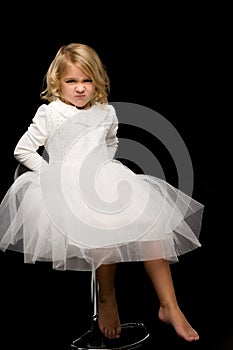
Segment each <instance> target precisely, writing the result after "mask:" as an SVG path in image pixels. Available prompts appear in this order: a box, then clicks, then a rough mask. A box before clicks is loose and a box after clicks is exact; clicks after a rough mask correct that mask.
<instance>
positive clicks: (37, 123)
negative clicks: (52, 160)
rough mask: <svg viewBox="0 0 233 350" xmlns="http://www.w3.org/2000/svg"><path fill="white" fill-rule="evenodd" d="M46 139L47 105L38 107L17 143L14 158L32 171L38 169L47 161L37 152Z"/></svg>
mask: <svg viewBox="0 0 233 350" xmlns="http://www.w3.org/2000/svg"><path fill="white" fill-rule="evenodd" d="M47 139H48V113H47V105H42V106H40V107H39V108H38V110H37V113H36V114H35V117H34V118H33V119H32V123H31V124H30V125H29V127H28V130H27V131H26V132H25V133H24V135H23V136H22V137H21V138H20V140H19V142H18V143H17V145H16V147H15V150H14V156H15V158H16V159H17V160H18V161H19V162H20V163H22V164H23V165H25V166H26V167H27V168H29V169H31V170H33V171H39V170H40V168H41V166H43V165H47V164H48V163H47V162H46V161H45V160H44V159H43V158H42V156H41V155H40V154H39V153H38V152H37V150H38V148H39V147H40V146H44V144H45V142H46V140H47Z"/></svg>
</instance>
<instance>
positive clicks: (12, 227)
mask: <svg viewBox="0 0 233 350" xmlns="http://www.w3.org/2000/svg"><path fill="white" fill-rule="evenodd" d="M117 128H118V119H117V116H116V113H115V109H114V107H113V106H112V105H110V104H108V105H104V106H101V105H93V106H92V107H91V108H90V109H88V110H78V109H77V108H76V107H74V106H70V105H67V104H65V103H63V102H61V101H60V100H56V101H53V102H51V103H50V104H48V105H46V104H42V105H41V106H40V107H39V108H38V110H37V112H36V114H35V116H34V118H33V120H32V123H31V124H30V126H29V128H28V130H27V131H26V132H25V134H24V135H23V136H22V137H21V139H20V140H19V142H18V144H17V146H16V148H15V153H14V154H15V157H16V159H17V160H18V161H19V162H20V163H22V164H23V165H25V166H26V167H27V168H29V169H30V170H31V171H27V172H25V173H23V174H22V175H20V176H19V177H17V178H16V180H15V181H14V183H13V184H12V186H11V187H10V188H9V190H8V192H7V193H6V195H5V197H4V198H3V200H2V202H1V205H0V248H1V249H2V250H3V251H5V250H6V249H12V250H16V251H20V252H22V253H23V254H24V258H25V259H24V261H25V262H26V263H34V262H36V261H51V262H52V266H53V268H54V269H62V270H66V269H69V270H93V269H96V268H97V267H99V266H100V265H101V264H108V263H114V262H129V261H144V260H151V259H159V258H165V259H167V260H169V261H170V262H176V261H177V260H178V256H179V255H181V254H184V253H186V252H188V251H191V250H193V249H195V248H197V247H200V246H201V244H200V241H199V234H200V229H201V220H202V213H203V205H202V204H200V203H199V202H197V201H195V200H194V199H192V198H191V197H189V196H188V195H186V194H185V193H183V192H181V191H180V190H178V189H176V188H174V187H173V186H171V185H170V184H168V183H167V182H166V181H164V180H162V179H159V178H157V177H153V176H147V175H140V174H135V173H134V172H133V171H131V170H130V169H129V168H128V167H126V166H125V165H123V164H122V163H121V162H120V161H118V160H116V159H114V156H115V153H116V150H117V147H118V138H117ZM40 146H44V149H45V150H46V151H47V153H48V155H49V161H47V160H46V159H45V158H44V157H43V154H42V155H40V152H38V150H39V149H40Z"/></svg>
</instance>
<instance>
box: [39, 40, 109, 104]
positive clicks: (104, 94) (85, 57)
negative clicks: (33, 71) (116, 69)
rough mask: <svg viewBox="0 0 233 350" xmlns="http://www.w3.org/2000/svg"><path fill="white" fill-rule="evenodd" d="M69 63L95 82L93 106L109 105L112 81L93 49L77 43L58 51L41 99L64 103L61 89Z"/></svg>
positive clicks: (49, 70) (46, 76)
mask: <svg viewBox="0 0 233 350" xmlns="http://www.w3.org/2000/svg"><path fill="white" fill-rule="evenodd" d="M68 63H72V64H74V65H76V66H77V67H78V68H79V69H80V70H82V71H83V72H84V73H85V74H86V75H88V76H89V77H90V79H91V80H92V81H93V84H94V86H95V93H94V96H93V99H92V104H94V103H101V104H103V103H107V102H108V95H109V93H110V81H109V77H108V74H107V72H106V69H105V67H104V65H103V63H102V62H101V60H100V58H99V56H98V54H97V53H96V51H95V50H94V49H93V48H91V47H90V46H88V45H84V44H76V43H71V44H68V45H63V46H62V47H61V48H60V49H59V50H58V52H57V54H56V56H55V58H54V60H53V61H52V63H51V64H50V66H49V69H48V71H47V73H46V75H45V77H44V80H43V86H44V85H46V88H44V89H43V90H42V91H41V93H40V98H41V99H44V100H47V101H49V102H51V101H54V100H56V99H57V98H59V99H61V100H62V101H64V98H63V96H62V93H61V89H60V81H61V76H62V74H63V72H64V71H65V69H66V66H67V64H68ZM64 102H65V101H64Z"/></svg>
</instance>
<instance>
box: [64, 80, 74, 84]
mask: <svg viewBox="0 0 233 350" xmlns="http://www.w3.org/2000/svg"><path fill="white" fill-rule="evenodd" d="M66 83H67V84H73V83H75V80H74V79H68V80H66Z"/></svg>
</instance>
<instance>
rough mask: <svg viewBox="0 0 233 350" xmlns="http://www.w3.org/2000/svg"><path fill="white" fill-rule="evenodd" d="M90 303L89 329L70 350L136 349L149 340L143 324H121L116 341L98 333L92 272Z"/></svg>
mask: <svg viewBox="0 0 233 350" xmlns="http://www.w3.org/2000/svg"><path fill="white" fill-rule="evenodd" d="M92 301H93V309H94V310H93V311H94V312H93V316H92V322H91V327H90V329H89V330H88V331H87V332H85V333H84V334H83V335H81V336H80V337H79V338H77V339H75V340H74V341H73V343H72V344H71V348H72V349H76V350H87V349H92V350H93V349H105V350H128V349H136V348H138V347H140V346H142V345H143V344H145V342H146V341H147V340H148V339H149V336H150V334H149V332H148V331H147V329H146V327H145V326H144V324H143V323H137V322H130V323H124V324H121V336H120V338H116V339H108V338H106V337H104V335H103V334H102V333H101V332H100V330H99V326H98V309H97V305H98V283H97V281H96V273H95V271H92Z"/></svg>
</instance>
